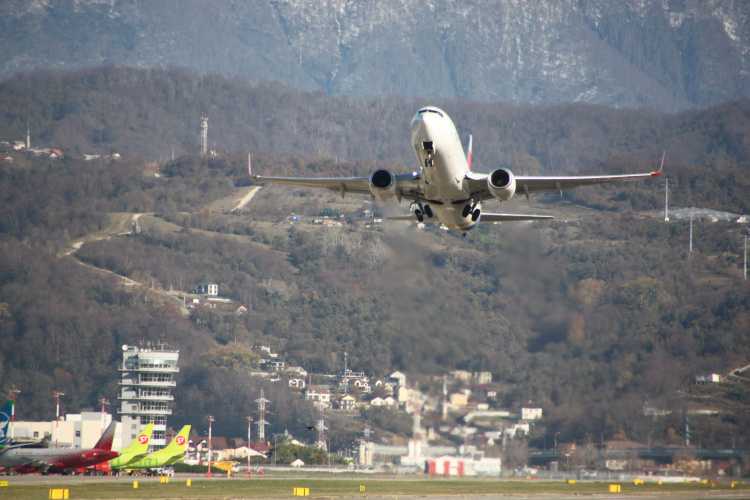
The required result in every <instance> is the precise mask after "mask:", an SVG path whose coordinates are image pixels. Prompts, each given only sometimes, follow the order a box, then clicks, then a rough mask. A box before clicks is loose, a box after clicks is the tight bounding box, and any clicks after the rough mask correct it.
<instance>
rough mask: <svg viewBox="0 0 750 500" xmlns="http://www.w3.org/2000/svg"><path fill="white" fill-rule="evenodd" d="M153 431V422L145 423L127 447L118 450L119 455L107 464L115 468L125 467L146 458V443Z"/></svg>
mask: <svg viewBox="0 0 750 500" xmlns="http://www.w3.org/2000/svg"><path fill="white" fill-rule="evenodd" d="M153 432H154V424H148V425H146V427H144V428H143V430H142V431H141V432H140V434H138V436H137V437H136V438H135V439H134V440H133V442H132V443H130V445H129V446H128V447H127V448H124V449H122V450H120V456H118V457H117V458H115V459H114V460H111V461H110V462H109V466H110V467H111V468H115V469H122V468H127V466H128V465H130V464H134V463H136V462H138V461H139V460H141V459H144V458H146V457H147V456H148V443H149V442H150V441H151V434H152V433H153Z"/></svg>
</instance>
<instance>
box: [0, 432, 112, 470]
mask: <svg viewBox="0 0 750 500" xmlns="http://www.w3.org/2000/svg"><path fill="white" fill-rule="evenodd" d="M116 424H117V422H112V423H111V424H109V427H107V430H105V431H104V434H102V437H101V438H99V441H97V442H96V444H95V445H94V447H93V448H91V449H79V448H21V447H18V448H14V447H7V448H4V449H2V450H0V467H4V468H6V469H16V472H18V473H19V474H28V473H31V472H37V471H45V472H51V473H55V472H62V471H64V470H65V469H78V468H83V467H91V466H92V465H97V464H100V463H102V462H106V461H108V460H112V459H113V458H116V457H117V455H118V453H117V452H116V451H112V441H113V440H114V437H115V425H116Z"/></svg>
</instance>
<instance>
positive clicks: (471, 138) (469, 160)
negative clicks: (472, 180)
mask: <svg viewBox="0 0 750 500" xmlns="http://www.w3.org/2000/svg"><path fill="white" fill-rule="evenodd" d="M472 142H473V137H472V136H471V135H470V136H469V150H468V151H467V152H466V163H468V164H469V172H471V146H472Z"/></svg>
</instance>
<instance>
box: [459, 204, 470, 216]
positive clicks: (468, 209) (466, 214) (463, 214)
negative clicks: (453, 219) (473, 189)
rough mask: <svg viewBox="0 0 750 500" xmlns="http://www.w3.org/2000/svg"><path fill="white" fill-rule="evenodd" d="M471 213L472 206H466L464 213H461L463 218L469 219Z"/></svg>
mask: <svg viewBox="0 0 750 500" xmlns="http://www.w3.org/2000/svg"><path fill="white" fill-rule="evenodd" d="M470 213H471V205H466V206H464V209H463V211H462V212H461V217H468V216H469V214H470Z"/></svg>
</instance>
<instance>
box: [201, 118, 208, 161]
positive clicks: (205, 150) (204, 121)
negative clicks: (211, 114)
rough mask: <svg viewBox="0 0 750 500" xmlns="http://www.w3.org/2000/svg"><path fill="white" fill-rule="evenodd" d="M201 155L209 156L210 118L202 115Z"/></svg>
mask: <svg viewBox="0 0 750 500" xmlns="http://www.w3.org/2000/svg"><path fill="white" fill-rule="evenodd" d="M201 154H202V155H206V154H208V117H207V116H205V115H201Z"/></svg>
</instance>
